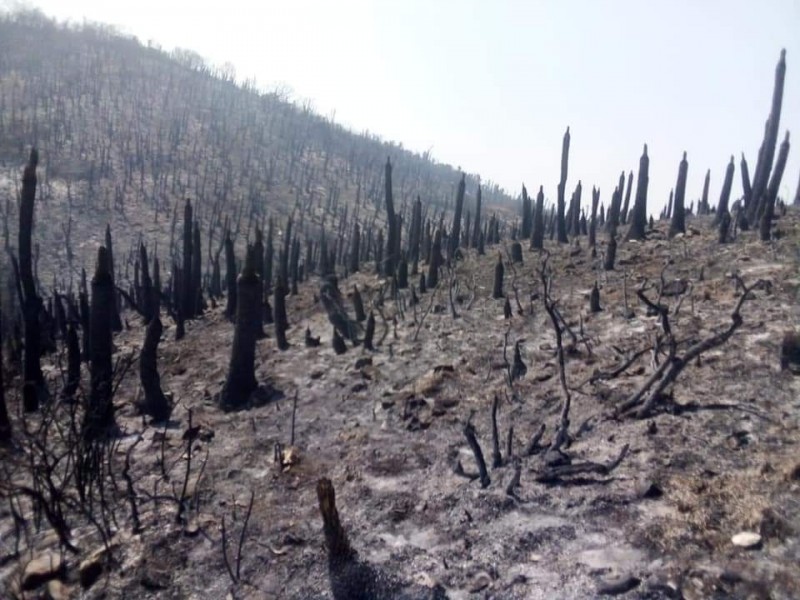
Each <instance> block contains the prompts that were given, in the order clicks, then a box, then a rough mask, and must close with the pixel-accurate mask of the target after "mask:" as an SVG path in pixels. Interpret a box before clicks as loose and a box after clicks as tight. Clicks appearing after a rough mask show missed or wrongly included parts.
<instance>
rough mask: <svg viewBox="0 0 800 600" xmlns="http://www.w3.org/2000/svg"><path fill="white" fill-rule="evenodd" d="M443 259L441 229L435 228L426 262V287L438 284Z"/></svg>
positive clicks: (433, 286)
mask: <svg viewBox="0 0 800 600" xmlns="http://www.w3.org/2000/svg"><path fill="white" fill-rule="evenodd" d="M443 262H444V260H443V259H442V230H441V229H437V230H436V234H435V235H434V236H433V245H432V246H431V257H430V260H429V262H428V281H427V287H428V288H435V287H436V286H437V285H438V284H439V269H440V268H441V266H442V263H443Z"/></svg>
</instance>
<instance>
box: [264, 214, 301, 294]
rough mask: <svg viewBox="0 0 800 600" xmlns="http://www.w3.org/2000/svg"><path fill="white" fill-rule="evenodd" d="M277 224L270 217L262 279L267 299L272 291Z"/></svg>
mask: <svg viewBox="0 0 800 600" xmlns="http://www.w3.org/2000/svg"><path fill="white" fill-rule="evenodd" d="M274 243H275V224H274V222H273V220H272V217H270V219H269V226H268V227H267V241H266V242H265V243H264V279H263V280H262V282H261V283H262V284H263V285H264V297H265V299H266V298H267V297H268V296H269V294H270V292H271V291H272V269H273V263H274V261H275V247H274ZM310 262H311V261H308V264H306V267H307V268H309V269H310V268H311V264H310Z"/></svg>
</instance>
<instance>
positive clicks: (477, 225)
mask: <svg viewBox="0 0 800 600" xmlns="http://www.w3.org/2000/svg"><path fill="white" fill-rule="evenodd" d="M480 237H481V186H480V184H478V191H477V192H476V194H475V222H474V223H473V225H472V235H471V236H470V243H471V245H472V247H473V248H477V247H478V244H479V242H480Z"/></svg>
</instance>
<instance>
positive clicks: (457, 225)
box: [447, 173, 467, 266]
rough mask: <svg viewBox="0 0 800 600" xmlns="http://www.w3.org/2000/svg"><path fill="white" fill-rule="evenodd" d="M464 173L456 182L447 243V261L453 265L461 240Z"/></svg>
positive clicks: (464, 185)
mask: <svg viewBox="0 0 800 600" xmlns="http://www.w3.org/2000/svg"><path fill="white" fill-rule="evenodd" d="M466 186H467V183H466V174H465V173H462V174H461V181H459V182H458V190H457V192H456V207H455V211H454V213H453V226H452V227H451V228H450V239H449V240H448V244H447V263H448V264H449V265H451V266H452V265H453V262H454V261H455V260H456V254H457V253H458V247H459V245H460V244H459V242H460V240H461V213H462V212H463V211H464V193H465V190H466Z"/></svg>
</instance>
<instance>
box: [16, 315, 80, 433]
mask: <svg viewBox="0 0 800 600" xmlns="http://www.w3.org/2000/svg"><path fill="white" fill-rule="evenodd" d="M3 338H4V336H3V309H2V307H0V444H5V443H7V442H8V441H9V440H10V439H11V420H10V419H9V418H8V407H6V388H5V381H4V380H3V367H4V364H3ZM79 360H80V359H79ZM79 367H80V363H79Z"/></svg>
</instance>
